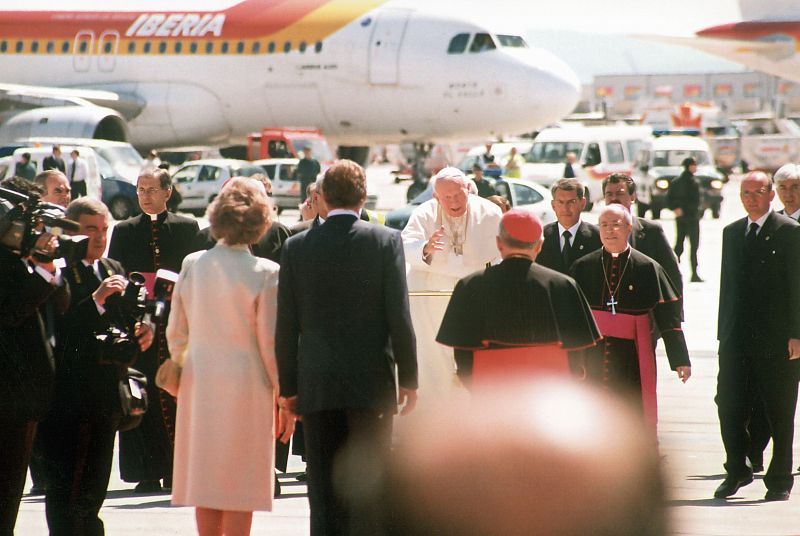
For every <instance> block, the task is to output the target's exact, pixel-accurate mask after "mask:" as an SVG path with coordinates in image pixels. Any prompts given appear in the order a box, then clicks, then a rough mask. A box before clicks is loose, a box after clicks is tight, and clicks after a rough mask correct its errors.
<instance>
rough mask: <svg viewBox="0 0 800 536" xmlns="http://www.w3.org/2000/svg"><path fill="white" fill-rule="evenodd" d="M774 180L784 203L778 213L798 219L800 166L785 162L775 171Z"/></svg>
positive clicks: (799, 210)
mask: <svg viewBox="0 0 800 536" xmlns="http://www.w3.org/2000/svg"><path fill="white" fill-rule="evenodd" d="M772 180H774V181H775V189H776V190H777V192H778V199H780V200H781V203H782V204H783V208H782V209H780V210H779V211H778V214H784V215H786V216H789V217H790V218H792V219H793V220H794V221H797V220H798V219H800V166H798V165H797V164H785V165H783V166H781V167H780V169H778V171H776V172H775V175H774V176H773V177H772Z"/></svg>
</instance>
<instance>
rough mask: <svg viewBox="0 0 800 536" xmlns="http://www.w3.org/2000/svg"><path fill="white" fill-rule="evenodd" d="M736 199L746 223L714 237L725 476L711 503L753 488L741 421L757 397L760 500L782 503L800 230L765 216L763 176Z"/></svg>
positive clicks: (788, 454) (799, 317)
mask: <svg viewBox="0 0 800 536" xmlns="http://www.w3.org/2000/svg"><path fill="white" fill-rule="evenodd" d="M740 197H741V199H742V204H743V205H744V209H745V211H746V212H747V217H746V218H742V219H740V220H737V221H735V222H733V223H732V224H730V225H728V226H727V227H725V229H724V231H723V235H722V277H721V281H720V300H719V321H718V331H717V339H719V376H718V377H717V396H716V398H715V401H716V403H717V410H718V413H719V423H720V431H721V433H722V442H723V444H724V445H725V454H726V457H727V459H726V461H725V470H726V471H727V476H726V478H725V480H724V481H723V482H722V484H720V486H719V487H718V488H717V490H716V491H715V492H714V497H717V498H725V497H729V496H731V495H734V494H735V493H736V491H738V489H739V488H740V487H742V486H745V485H747V484H749V483H751V482H752V481H753V470H752V467H751V466H750V465H749V464H748V463H747V461H746V455H747V452H748V447H749V439H750V438H749V437H748V433H747V422H748V420H749V418H750V413H751V408H752V405H753V400H754V398H755V397H760V399H761V401H762V402H763V405H764V409H765V411H766V415H767V419H768V422H769V425H770V426H769V428H770V430H771V436H772V441H773V451H772V461H771V463H770V465H769V469H768V470H767V473H766V475H765V476H764V484H765V485H766V487H767V494H766V496H765V499H766V500H768V501H776V500H787V499H788V498H789V493H790V491H791V489H792V484H793V477H792V441H793V438H794V415H795V406H796V405H797V374H798V366H800V361H798V360H797V359H798V358H800V308H798V306H797V304H798V303H800V276H798V273H797V266H799V265H800V225H798V224H797V222H795V221H793V220H792V219H790V218H788V217H786V216H782V215H779V214H775V213H774V212H771V210H770V203H771V201H772V199H773V198H774V197H775V192H774V190H773V189H772V180H771V179H770V177H769V176H768V175H766V174H765V173H762V172H753V173H750V174H748V175H747V176H746V177H745V178H744V180H742V183H741V187H740Z"/></svg>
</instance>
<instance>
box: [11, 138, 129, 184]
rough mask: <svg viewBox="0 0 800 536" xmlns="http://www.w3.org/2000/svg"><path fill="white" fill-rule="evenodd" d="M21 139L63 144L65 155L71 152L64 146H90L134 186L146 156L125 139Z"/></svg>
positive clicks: (33, 143)
mask: <svg viewBox="0 0 800 536" xmlns="http://www.w3.org/2000/svg"><path fill="white" fill-rule="evenodd" d="M19 141H20V142H22V143H27V144H30V145H32V146H42V147H44V146H49V147H52V146H53V145H61V146H62V147H61V153H62V154H63V155H69V152H68V151H66V150H64V147H75V146H81V147H90V148H92V149H93V150H94V151H95V152H96V153H97V154H99V155H100V156H102V157H103V158H104V159H105V161H106V162H108V163H109V164H111V167H112V168H113V170H114V175H115V176H116V177H117V178H119V179H122V180H124V181H127V182H129V183H131V184H133V185H134V186H135V185H136V179H138V178H139V172H140V171H141V170H142V166H143V165H144V158H142V156H141V155H140V154H139V153H138V152H137V151H136V149H134V148H133V145H131V144H130V143H126V142H123V141H110V140H96V139H93V138H27V139H24V140H19ZM78 151H79V152H80V153H81V155H83V151H81V150H80V149H78Z"/></svg>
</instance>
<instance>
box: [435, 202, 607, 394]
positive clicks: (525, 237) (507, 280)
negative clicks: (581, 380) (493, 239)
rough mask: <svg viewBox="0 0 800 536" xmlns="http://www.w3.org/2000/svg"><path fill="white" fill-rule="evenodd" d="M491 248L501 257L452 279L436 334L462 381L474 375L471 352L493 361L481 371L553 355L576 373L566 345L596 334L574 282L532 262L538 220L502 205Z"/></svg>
mask: <svg viewBox="0 0 800 536" xmlns="http://www.w3.org/2000/svg"><path fill="white" fill-rule="evenodd" d="M497 248H498V250H499V251H500V255H501V256H502V258H503V261H502V262H501V263H500V264H498V265H495V266H489V267H488V268H486V269H485V270H482V271H479V272H476V273H474V274H472V275H469V276H467V277H465V278H463V279H461V280H460V281H459V282H458V283H457V284H456V287H455V289H454V290H453V295H452V297H451V299H450V303H449V304H448V306H447V311H446V312H445V315H444V318H443V320H442V324H441V327H440V328H439V333H438V335H437V337H436V340H437V341H438V342H439V343H441V344H444V345H446V346H452V347H453V348H455V360H456V368H457V374H458V376H459V378H461V380H462V382H464V384H465V385H467V386H470V385H471V384H472V383H473V381H472V378H473V368H474V372H475V383H477V382H478V381H479V378H478V376H479V368H478V365H479V361H478V355H479V354H481V355H484V356H485V357H483V358H481V359H487V360H490V361H491V360H495V361H496V362H497V364H495V365H491V364H490V365H489V366H488V367H484V368H485V369H486V370H487V371H488V370H489V369H491V368H495V369H496V368H498V367H508V369H506V370H504V371H503V374H506V375H507V376H510V375H515V374H517V373H518V372H523V373H534V374H535V373H537V371H540V370H541V369H540V368H539V366H540V365H543V364H544V362H545V361H550V358H551V357H553V356H554V354H556V360H559V361H560V362H561V363H563V365H564V366H563V368H562V370H564V371H569V369H570V368H571V369H572V370H573V372H577V373H579V374H581V373H582V366H581V365H580V364H578V363H568V361H567V355H566V354H567V351H570V350H578V349H583V348H587V347H590V346H594V345H595V344H596V342H597V341H598V340H599V339H600V334H599V332H598V330H597V326H596V325H595V322H594V320H593V318H592V314H591V311H590V310H589V307H588V305H587V303H586V298H584V296H583V293H582V292H581V290H580V288H578V286H577V285H576V284H575V281H573V280H572V279H571V278H570V277H568V276H565V275H563V274H560V273H558V272H556V271H555V270H551V269H549V268H545V267H544V266H540V265H538V264H535V263H534V261H535V259H536V255H538V254H539V252H540V251H541V249H542V224H541V222H540V221H539V219H538V218H537V217H536V216H535V215H534V214H532V213H530V212H526V211H524V210H519V209H513V210H510V211H508V212H506V213H505V214H504V215H503V218H502V220H501V222H500V229H499V234H498V236H497ZM485 349H494V350H501V349H509V350H514V349H516V350H521V352H518V354H517V356H512V361H507V360H506V357H504V353H503V352H502V351H500V352H494V351H491V350H490V351H488V352H483V350H485ZM558 354H560V355H558ZM517 358H521V359H522V362H520V361H518V360H517ZM498 360H503V361H500V362H498ZM545 368H550V367H549V366H548V365H545ZM551 370H552V369H551Z"/></svg>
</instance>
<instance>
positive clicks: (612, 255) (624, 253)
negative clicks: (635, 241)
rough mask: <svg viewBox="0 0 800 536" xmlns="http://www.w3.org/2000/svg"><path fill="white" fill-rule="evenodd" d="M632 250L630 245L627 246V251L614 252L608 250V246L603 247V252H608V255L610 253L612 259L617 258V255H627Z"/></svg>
mask: <svg viewBox="0 0 800 536" xmlns="http://www.w3.org/2000/svg"><path fill="white" fill-rule="evenodd" d="M630 250H631V246H630V245H628V247H627V248H625V251H621V252H619V253H612V252H610V251H608V250H607V249H606V248H603V253H605V254H607V255H610V256H611V258H612V259H616V258H617V257H619V256H620V255H621V256H623V257H624V256H625V255H627V254H628V252H629V251H630Z"/></svg>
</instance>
